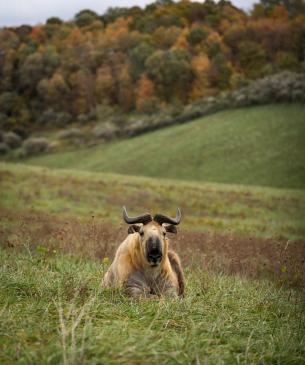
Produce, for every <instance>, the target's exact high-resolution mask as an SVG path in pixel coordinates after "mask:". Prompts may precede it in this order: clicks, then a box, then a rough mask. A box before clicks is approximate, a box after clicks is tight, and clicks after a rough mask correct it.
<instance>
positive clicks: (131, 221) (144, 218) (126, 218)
mask: <svg viewBox="0 0 305 365" xmlns="http://www.w3.org/2000/svg"><path fill="white" fill-rule="evenodd" d="M123 218H124V221H125V222H126V223H127V224H135V223H143V224H147V223H149V222H151V221H152V220H153V219H152V216H151V215H150V214H149V213H146V214H143V215H139V216H138V217H129V216H128V213H127V209H126V207H123Z"/></svg>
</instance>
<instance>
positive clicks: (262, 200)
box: [0, 163, 305, 240]
mask: <svg viewBox="0 0 305 365" xmlns="http://www.w3.org/2000/svg"><path fill="white" fill-rule="evenodd" d="M0 172H1V181H0V184H1V185H0V189H1V205H2V208H3V209H7V210H13V211H14V212H15V213H16V212H24V213H25V212H28V211H30V210H31V209H33V210H34V211H37V212H45V213H51V214H56V215H58V214H61V215H64V216H65V215H66V216H69V215H73V216H78V217H84V218H86V217H87V218H89V217H91V216H92V215H94V216H95V217H96V218H99V219H102V220H106V221H108V222H112V223H114V224H117V223H120V222H121V208H122V206H123V205H126V206H127V207H129V208H130V211H131V213H135V214H137V213H141V212H143V210H145V211H152V212H155V213H156V212H157V211H159V210H162V212H165V213H167V214H174V213H175V208H176V207H177V206H179V207H180V208H181V209H182V211H183V214H184V220H183V226H184V227H185V228H187V229H189V230H192V231H209V230H210V231H213V232H214V231H218V232H223V233H233V234H238V235H247V236H249V235H253V236H256V237H258V236H259V237H278V238H283V239H290V240H297V239H303V238H304V237H305V217H304V211H305V192H304V191H302V190H295V189H292V190H289V189H274V188H273V189H271V188H259V187H247V186H234V185H222V184H211V183H205V184H198V183H188V182H182V181H180V182H179V181H178V182H177V181H174V180H162V179H149V178H144V177H131V176H119V175H113V174H99V173H89V172H84V171H72V170H50V169H46V168H41V167H30V166H25V165H17V164H5V163H2V164H0ZM3 219H4V220H5V218H3Z"/></svg>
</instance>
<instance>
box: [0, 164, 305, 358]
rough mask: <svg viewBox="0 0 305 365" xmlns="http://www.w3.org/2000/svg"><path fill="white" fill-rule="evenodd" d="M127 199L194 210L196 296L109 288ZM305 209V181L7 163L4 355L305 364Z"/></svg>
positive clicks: (0, 306) (0, 275) (188, 234)
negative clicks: (142, 296)
mask: <svg viewBox="0 0 305 365" xmlns="http://www.w3.org/2000/svg"><path fill="white" fill-rule="evenodd" d="M123 204H127V206H129V207H130V212H131V213H139V212H142V211H143V210H150V211H153V212H155V211H162V212H165V213H168V214H173V209H174V207H176V206H177V205H179V206H180V207H181V208H182V211H183V220H182V223H181V225H180V226H179V229H178V235H177V236H175V237H170V239H171V246H172V247H174V248H175V249H176V250H177V252H178V253H179V255H180V257H181V258H182V261H183V265H184V267H185V271H186V279H187V283H186V296H185V298H183V299H181V300H164V299H161V300H153V301H149V300H139V301H134V300H131V299H129V298H127V297H126V296H125V295H124V294H123V292H121V291H113V290H101V287H100V283H101V279H102V277H103V274H104V272H105V270H106V269H107V268H108V266H109V264H110V262H111V260H110V259H109V258H111V257H113V254H114V252H115V249H116V247H117V246H118V244H119V242H121V241H122V239H124V237H126V225H125V224H122V223H121V206H122V205H123ZM304 210H305V193H304V191H299V190H288V189H275V188H273V189H271V188H257V187H246V186H242V187H241V186H234V185H222V184H212V183H205V184H199V183H190V182H189V183H187V182H182V181H180V182H179V181H178V182H177V181H174V180H162V179H151V178H150V179H149V178H144V177H130V176H120V175H114V174H101V173H91V172H85V171H73V170H50V169H46V168H41V167H32V166H24V165H17V164H5V163H2V164H0V268H1V269H0V363H1V364H3V365H6V364H7V365H8V364H20V365H21V364H35V363H37V364H38V363H39V364H54V365H55V364H63V365H74V364H78V363H79V364H84V365H86V364H104V363H105V364H110V365H111V364H113V365H114V364H118V363H119V364H126V365H127V364H144V365H145V364H146V365H148V364H159V363H162V364H168V365H171V364H186V365H188V364H189V365H191V364H223V363H225V364H236V363H238V364H258V363H262V364H265V363H266V364H267V363H268V364H269V363H272V364H273V363H277V364H287V363H289V364H295V365H297V364H298V365H299V364H302V363H304V356H305V353H304V348H305V347H304V344H305V332H304V329H305V323H304V318H305V317H304V315H303V312H304V306H303V291H302V288H304V283H305V280H304V278H305V268H304V262H303V261H304V255H305V246H304V245H303V244H302V242H292V240H293V238H298V239H301V241H304V237H305V231H304V226H305V224H304V215H303V212H304ZM202 231H204V233H202ZM258 236H260V237H258ZM264 237H270V238H269V239H266V238H264Z"/></svg>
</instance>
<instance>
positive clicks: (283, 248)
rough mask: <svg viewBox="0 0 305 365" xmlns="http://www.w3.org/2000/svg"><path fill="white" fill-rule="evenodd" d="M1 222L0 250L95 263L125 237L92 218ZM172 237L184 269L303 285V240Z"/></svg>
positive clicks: (2, 215) (8, 218)
mask: <svg viewBox="0 0 305 365" xmlns="http://www.w3.org/2000/svg"><path fill="white" fill-rule="evenodd" d="M0 219H1V222H2V223H1V228H0V245H1V246H2V247H6V248H8V249H12V250H13V249H17V250H18V249H24V248H26V249H30V250H31V251H32V252H37V254H43V255H53V254H57V253H58V251H63V252H68V253H73V254H75V255H80V256H84V257H88V258H90V259H94V260H102V259H103V258H105V257H110V258H112V257H113V255H114V253H115V250H116V248H117V247H118V245H119V243H120V242H122V241H123V240H124V238H125V237H126V234H127V227H126V225H124V224H121V225H119V226H113V225H111V224H109V223H107V222H106V221H103V220H100V219H96V218H95V217H91V218H89V219H72V218H71V217H69V218H66V219H65V218H63V217H62V215H61V217H60V218H58V217H56V216H55V215H48V214H43V213H41V212H39V213H37V212H35V211H29V212H26V213H23V214H17V215H16V214H13V213H12V212H10V211H5V210H3V209H2V210H1V211H0ZM170 238H171V247H172V248H173V249H175V250H176V251H177V252H178V253H179V254H180V256H181V258H182V261H183V263H184V265H185V266H196V267H199V268H200V269H201V268H202V270H206V269H208V270H213V271H218V272H226V273H230V274H241V275H246V276H248V277H252V278H259V277H269V278H271V279H274V280H276V282H277V283H279V284H285V285H292V286H297V287H304V283H305V242H289V241H284V240H281V239H262V238H257V237H237V236H234V235H229V234H226V235H224V234H223V235H220V234H213V233H198V232H186V231H184V230H183V228H181V229H180V230H179V233H178V235H177V236H171V237H170Z"/></svg>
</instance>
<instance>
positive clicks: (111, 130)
mask: <svg viewBox="0 0 305 365" xmlns="http://www.w3.org/2000/svg"><path fill="white" fill-rule="evenodd" d="M118 133H119V128H118V127H117V126H116V125H115V124H114V123H111V122H106V123H100V124H98V125H97V126H96V127H95V128H94V129H93V135H94V137H95V138H102V139H106V140H110V139H113V138H115V137H116V136H117V135H118Z"/></svg>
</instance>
